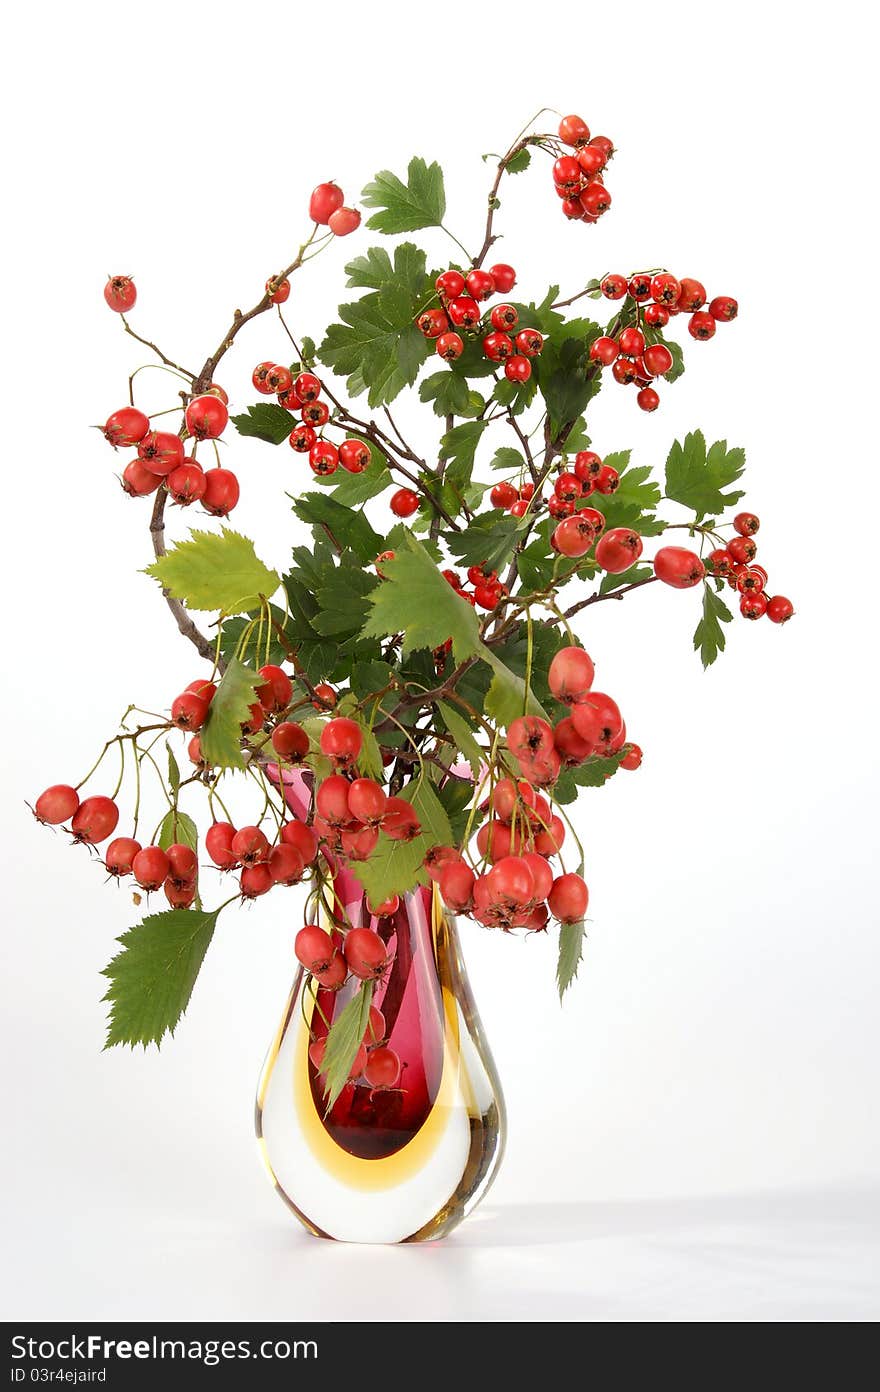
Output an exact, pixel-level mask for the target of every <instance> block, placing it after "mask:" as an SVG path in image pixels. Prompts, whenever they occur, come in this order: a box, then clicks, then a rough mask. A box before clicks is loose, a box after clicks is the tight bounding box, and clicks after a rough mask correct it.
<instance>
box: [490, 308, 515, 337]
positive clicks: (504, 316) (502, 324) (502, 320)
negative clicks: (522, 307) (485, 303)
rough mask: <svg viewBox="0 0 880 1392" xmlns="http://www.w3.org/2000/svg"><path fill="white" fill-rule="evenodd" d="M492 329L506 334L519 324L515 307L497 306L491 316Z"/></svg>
mask: <svg viewBox="0 0 880 1392" xmlns="http://www.w3.org/2000/svg"><path fill="white" fill-rule="evenodd" d="M489 318H490V321H491V324H492V328H493V329H498V331H499V332H500V333H506V332H507V331H508V330H509V329H513V328H515V327H516V325H517V324H518V323H519V315H518V313H517V312H516V310H515V309H514V307H513V305H509V304H501V305H496V306H495V308H494V309H493V310H492V313H491V314H490V316H489Z"/></svg>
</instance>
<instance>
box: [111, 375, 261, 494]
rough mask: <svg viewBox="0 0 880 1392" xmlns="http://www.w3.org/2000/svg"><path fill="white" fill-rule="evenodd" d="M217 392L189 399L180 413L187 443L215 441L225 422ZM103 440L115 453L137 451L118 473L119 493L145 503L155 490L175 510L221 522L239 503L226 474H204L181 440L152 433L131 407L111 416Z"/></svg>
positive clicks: (222, 399) (230, 476)
mask: <svg viewBox="0 0 880 1392" xmlns="http://www.w3.org/2000/svg"><path fill="white" fill-rule="evenodd" d="M228 400H229V398H228V397H227V395H226V393H225V391H224V390H223V388H222V387H216V386H213V385H212V386H211V387H210V389H209V390H208V391H207V392H206V393H205V394H204V395H202V396H195V397H193V399H192V401H190V403H189V405H188V406H187V408H186V410H185V412H184V424H185V426H186V436H185V438H187V439H192V440H195V441H196V442H198V441H201V440H215V439H217V437H218V436H220V435H222V434H223V431H224V430H225V429H226V425H227V422H228V420H229V410H228ZM103 433H104V439H105V440H107V441H108V442H109V443H110V444H111V445H113V446H114V448H116V449H119V448H121V447H123V446H126V445H136V446H137V454H136V455H135V457H134V459H132V460H130V461H129V463H128V464H126V466H125V468H124V469H123V471H122V487H123V488H124V490H125V492H126V493H128V494H129V495H130V496H131V497H133V498H145V497H147V496H148V495H149V494H151V493H155V492H156V490H157V489H158V488H160V487H163V488H165V490H166V492H167V493H168V496H169V497H170V498H171V500H172V502H174V503H177V504H178V505H179V506H180V507H188V506H189V505H190V504H191V503H197V502H198V503H201V505H202V507H203V508H204V509H205V512H207V513H210V514H211V516H212V517H226V516H228V514H229V513H230V512H231V511H232V509H233V508H234V507H235V505H236V503H237V502H238V499H239V492H240V490H239V486H238V479H237V478H236V476H235V474H234V473H232V471H231V470H230V469H221V468H220V467H219V466H218V467H217V468H214V469H203V468H202V466H201V464H199V462H198V460H197V459H196V458H195V455H187V454H186V453H185V449H184V437H183V436H182V435H175V434H173V433H172V432H171V431H170V430H151V429H150V421H149V417H148V416H146V415H144V413H143V411H139V410H138V409H137V407H135V406H123V407H121V408H120V410H118V411H114V412H113V414H112V415H111V416H109V417H108V419H107V421H106V422H105V424H104V426H103Z"/></svg>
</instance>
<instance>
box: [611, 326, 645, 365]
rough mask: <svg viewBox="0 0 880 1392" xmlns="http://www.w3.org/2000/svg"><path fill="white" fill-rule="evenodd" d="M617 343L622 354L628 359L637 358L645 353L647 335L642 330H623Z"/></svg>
mask: <svg viewBox="0 0 880 1392" xmlns="http://www.w3.org/2000/svg"><path fill="white" fill-rule="evenodd" d="M617 342H618V346H619V348H620V351H621V353H625V354H626V356H627V357H628V358H637V357H638V356H639V354H640V353H644V351H645V335H644V334H643V333H642V331H641V329H636V328H628V329H621V332H620V336H619V338H618V340H617Z"/></svg>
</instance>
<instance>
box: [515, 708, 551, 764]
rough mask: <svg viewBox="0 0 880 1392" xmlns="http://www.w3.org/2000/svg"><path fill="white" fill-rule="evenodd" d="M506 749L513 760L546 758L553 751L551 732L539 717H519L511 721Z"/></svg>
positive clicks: (549, 727) (548, 726)
mask: <svg viewBox="0 0 880 1392" xmlns="http://www.w3.org/2000/svg"><path fill="white" fill-rule="evenodd" d="M507 747H508V749H509V750H510V752H511V754H512V755H513V756H514V758H515V759H518V760H519V761H520V762H522V760H523V759H536V758H546V757H548V756H549V755H550V754H551V753H552V751H553V730H552V728H551V726H550V725H548V723H547V721H546V720H544V719H542V718H541V716H539V715H521V716H518V717H517V719H516V720H513V721H511V724H510V726H509V728H508V731H507Z"/></svg>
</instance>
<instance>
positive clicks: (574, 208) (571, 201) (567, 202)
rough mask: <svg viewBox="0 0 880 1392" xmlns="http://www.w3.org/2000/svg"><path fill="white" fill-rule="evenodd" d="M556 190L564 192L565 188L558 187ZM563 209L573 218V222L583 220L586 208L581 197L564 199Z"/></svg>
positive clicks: (566, 214)
mask: <svg viewBox="0 0 880 1392" xmlns="http://www.w3.org/2000/svg"><path fill="white" fill-rule="evenodd" d="M556 192H557V193H562V192H563V190H562V189H560V188H559V187H557V190H556ZM562 211H563V213H564V214H565V216H566V217H567V218H570V219H571V221H572V222H583V218H584V210H583V208H582V207H581V201H580V199H579V198H565V199H563V201H562Z"/></svg>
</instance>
